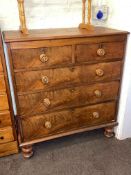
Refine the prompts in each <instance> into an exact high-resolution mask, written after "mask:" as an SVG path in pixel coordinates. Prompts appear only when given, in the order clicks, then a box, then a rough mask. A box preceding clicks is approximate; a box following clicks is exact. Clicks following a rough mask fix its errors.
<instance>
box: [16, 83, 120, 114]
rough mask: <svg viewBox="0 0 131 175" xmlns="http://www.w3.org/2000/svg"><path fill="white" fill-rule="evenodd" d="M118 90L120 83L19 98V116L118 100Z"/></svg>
mask: <svg viewBox="0 0 131 175" xmlns="http://www.w3.org/2000/svg"><path fill="white" fill-rule="evenodd" d="M111 89H112V91H111ZM96 90H97V91H99V92H100V93H101V94H100V96H97V94H95V91H96ZM118 90H119V82H109V83H100V84H94V85H90V86H80V87H72V88H66V89H61V90H56V91H50V92H40V93H36V94H29V95H28V94H27V95H21V96H18V100H19V114H20V115H24V116H29V115H30V116H31V115H34V114H39V113H47V112H50V111H55V110H60V109H65V108H66V109H68V108H71V107H74V106H80V105H89V104H94V103H100V102H105V101H109V100H116V99H117V96H118ZM25 102H26V103H25Z"/></svg>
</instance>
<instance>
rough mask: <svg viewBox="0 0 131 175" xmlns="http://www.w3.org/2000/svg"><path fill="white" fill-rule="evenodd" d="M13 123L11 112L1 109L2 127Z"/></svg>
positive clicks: (0, 120) (0, 125)
mask: <svg viewBox="0 0 131 175" xmlns="http://www.w3.org/2000/svg"><path fill="white" fill-rule="evenodd" d="M11 125H12V123H11V116H10V112H9V111H8V110H6V111H0V128H2V127H6V126H11Z"/></svg>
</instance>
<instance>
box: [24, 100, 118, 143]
mask: <svg viewBox="0 0 131 175" xmlns="http://www.w3.org/2000/svg"><path fill="white" fill-rule="evenodd" d="M115 108H116V104H115V103H114V102H112V103H105V104H104V103H103V104H99V105H93V106H88V107H83V108H75V109H74V110H71V111H61V112H55V113H50V114H45V115H39V116H34V117H29V118H23V119H21V127H22V133H23V137H24V141H29V140H34V139H39V138H42V137H47V136H49V135H55V134H59V133H63V132H68V131H71V130H75V129H78V128H84V127H90V126H96V125H102V124H106V123H110V122H113V121H114V120H115Z"/></svg>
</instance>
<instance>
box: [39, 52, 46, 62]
mask: <svg viewBox="0 0 131 175" xmlns="http://www.w3.org/2000/svg"><path fill="white" fill-rule="evenodd" d="M40 61H41V62H42V63H46V62H47V61H48V57H47V56H46V54H45V53H43V54H41V55H40Z"/></svg>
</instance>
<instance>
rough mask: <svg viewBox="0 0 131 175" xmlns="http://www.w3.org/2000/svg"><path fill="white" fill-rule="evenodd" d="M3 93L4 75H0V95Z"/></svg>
mask: <svg viewBox="0 0 131 175" xmlns="http://www.w3.org/2000/svg"><path fill="white" fill-rule="evenodd" d="M5 91H6V87H5V79H4V75H0V93H1V92H5Z"/></svg>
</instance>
